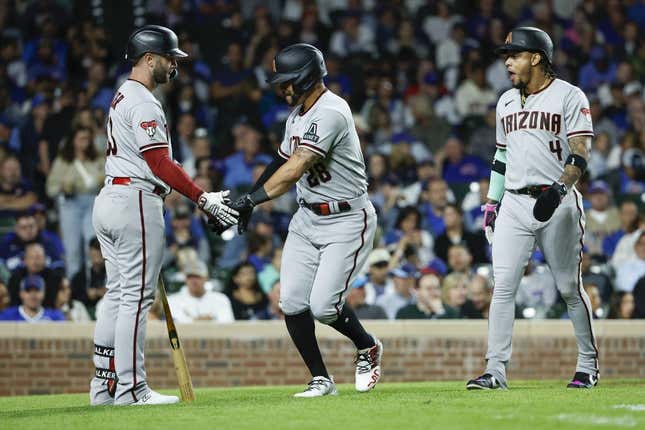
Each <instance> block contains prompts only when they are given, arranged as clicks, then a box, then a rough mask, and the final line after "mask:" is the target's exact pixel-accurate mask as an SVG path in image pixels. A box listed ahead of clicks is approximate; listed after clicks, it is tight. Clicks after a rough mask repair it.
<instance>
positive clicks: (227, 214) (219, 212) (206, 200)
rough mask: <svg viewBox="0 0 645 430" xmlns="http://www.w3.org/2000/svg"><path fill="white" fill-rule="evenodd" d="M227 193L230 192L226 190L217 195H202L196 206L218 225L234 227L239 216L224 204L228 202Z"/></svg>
mask: <svg viewBox="0 0 645 430" xmlns="http://www.w3.org/2000/svg"><path fill="white" fill-rule="evenodd" d="M229 193H230V191H228V190H225V191H219V192H217V193H202V195H201V196H199V199H198V200H197V206H199V207H200V208H201V209H202V210H203V211H204V212H206V214H207V215H211V216H213V217H214V218H215V219H216V220H217V221H218V222H219V223H220V224H222V225H224V226H228V227H230V226H232V225H235V224H237V218H238V217H239V216H240V214H239V213H238V212H237V211H236V210H235V209H232V208H230V207H228V206H226V203H228V202H229V201H230V200H229V199H228V195H229ZM228 227H227V228H228Z"/></svg>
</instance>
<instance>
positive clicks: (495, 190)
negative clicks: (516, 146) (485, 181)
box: [486, 149, 506, 202]
mask: <svg viewBox="0 0 645 430" xmlns="http://www.w3.org/2000/svg"><path fill="white" fill-rule="evenodd" d="M505 174H506V151H505V150H500V149H498V150H497V152H495V157H494V158H493V165H492V168H491V172H490V184H489V185H488V195H487V196H486V197H488V198H489V199H491V200H495V201H496V202H498V201H500V200H501V199H502V196H503V195H504V180H505V176H504V175H505Z"/></svg>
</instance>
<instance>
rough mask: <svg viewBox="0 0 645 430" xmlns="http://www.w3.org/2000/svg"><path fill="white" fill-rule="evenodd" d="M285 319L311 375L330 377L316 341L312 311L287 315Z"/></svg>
mask: <svg viewBox="0 0 645 430" xmlns="http://www.w3.org/2000/svg"><path fill="white" fill-rule="evenodd" d="M284 320H285V322H286V323H287V331H289V336H291V340H293V343H294V344H295V345H296V348H298V352H300V356H301V357H302V359H303V361H304V362H305V364H306V365H307V367H308V368H309V372H311V376H324V377H325V378H329V374H328V373H327V369H326V368H325V363H324V362H323V359H322V355H321V354H320V348H319V347H318V342H317V341H316V327H315V325H314V317H313V316H312V315H311V312H310V311H309V310H307V311H305V312H302V313H299V314H296V315H285V317H284Z"/></svg>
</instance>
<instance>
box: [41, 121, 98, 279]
mask: <svg viewBox="0 0 645 430" xmlns="http://www.w3.org/2000/svg"><path fill="white" fill-rule="evenodd" d="M93 140H94V137H93V131H92V129H90V128H86V127H79V128H76V129H75V130H73V131H72V132H71V133H70V135H69V136H68V137H67V139H65V140H64V141H63V145H62V146H61V149H60V152H59V154H58V156H57V157H56V158H55V159H54V163H53V165H52V169H51V172H50V174H49V176H48V177H47V195H48V196H49V197H51V198H52V199H54V200H55V201H56V203H57V207H58V213H59V216H60V228H61V235H62V239H63V245H64V246H65V257H66V261H65V262H66V264H65V268H66V273H67V276H69V277H71V276H73V275H74V274H76V272H78V271H79V270H80V269H81V267H83V262H84V260H85V259H87V257H88V252H89V242H90V239H91V238H92V237H94V227H93V226H92V208H93V207H94V198H95V197H96V193H97V192H98V190H99V189H100V188H101V186H102V185H103V179H104V177H105V174H104V172H105V166H104V165H105V159H104V158H103V157H99V155H98V153H97V151H96V147H95V146H94V144H93Z"/></svg>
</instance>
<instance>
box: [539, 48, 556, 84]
mask: <svg viewBox="0 0 645 430" xmlns="http://www.w3.org/2000/svg"><path fill="white" fill-rule="evenodd" d="M538 64H541V65H542V70H544V74H545V75H546V76H547V77H549V78H551V79H555V77H556V76H557V75H556V73H555V70H553V64H551V62H550V61H549V60H547V59H546V57H545V55H544V54H541V55H540V62H539V63H538Z"/></svg>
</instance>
